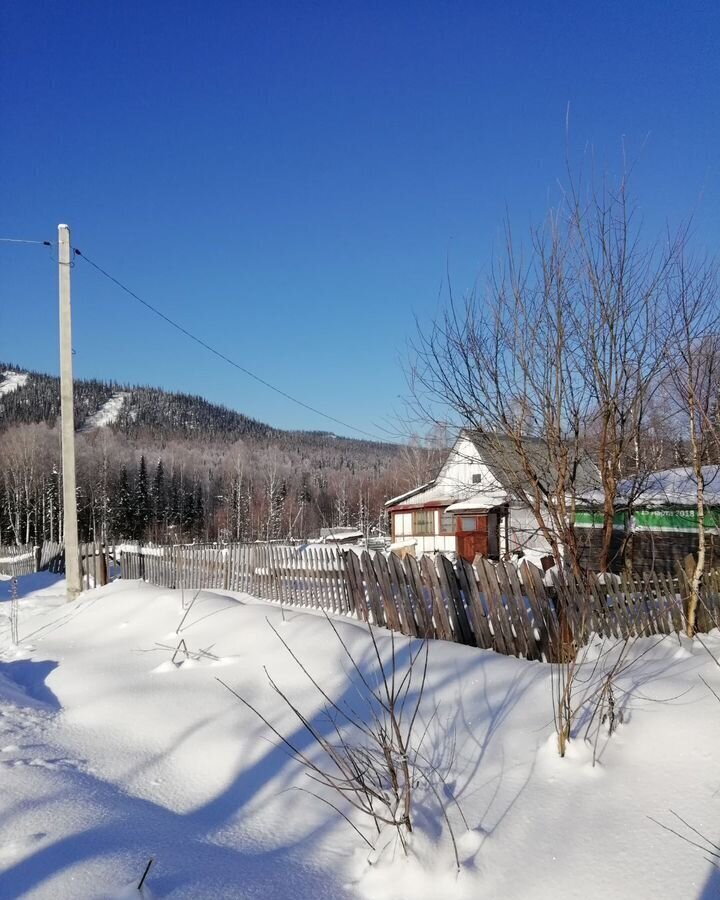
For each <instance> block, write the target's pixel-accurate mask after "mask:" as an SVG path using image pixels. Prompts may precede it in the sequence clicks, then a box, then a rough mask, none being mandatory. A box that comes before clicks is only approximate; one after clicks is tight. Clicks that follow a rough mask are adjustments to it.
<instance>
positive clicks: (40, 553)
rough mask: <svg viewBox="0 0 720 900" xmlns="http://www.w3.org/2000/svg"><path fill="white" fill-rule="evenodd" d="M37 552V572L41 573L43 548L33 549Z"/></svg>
mask: <svg viewBox="0 0 720 900" xmlns="http://www.w3.org/2000/svg"><path fill="white" fill-rule="evenodd" d="M33 550H34V551H35V571H36V572H39V571H40V569H41V567H42V546H40V547H33Z"/></svg>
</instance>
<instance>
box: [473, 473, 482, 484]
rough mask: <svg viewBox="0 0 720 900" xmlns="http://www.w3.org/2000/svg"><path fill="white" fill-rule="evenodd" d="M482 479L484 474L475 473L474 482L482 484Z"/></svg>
mask: <svg viewBox="0 0 720 900" xmlns="http://www.w3.org/2000/svg"><path fill="white" fill-rule="evenodd" d="M481 481H482V475H478V474H475V475H473V477H472V483H473V484H480V482H481Z"/></svg>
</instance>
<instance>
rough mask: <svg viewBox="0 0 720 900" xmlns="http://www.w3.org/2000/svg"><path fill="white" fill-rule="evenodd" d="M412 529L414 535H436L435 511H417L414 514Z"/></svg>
mask: <svg viewBox="0 0 720 900" xmlns="http://www.w3.org/2000/svg"><path fill="white" fill-rule="evenodd" d="M412 529H413V534H414V535H422V534H435V510H434V509H416V510H415V511H414V512H413V521H412Z"/></svg>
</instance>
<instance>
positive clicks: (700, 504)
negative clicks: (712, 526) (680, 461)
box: [666, 254, 720, 637]
mask: <svg viewBox="0 0 720 900" xmlns="http://www.w3.org/2000/svg"><path fill="white" fill-rule="evenodd" d="M666 291H667V296H668V299H669V300H670V302H671V303H672V307H673V337H674V340H673V342H672V344H670V345H668V348H667V355H668V373H669V379H670V382H671V384H672V386H673V388H674V394H675V398H676V402H677V406H678V409H679V412H680V415H681V416H682V417H684V419H685V421H686V423H687V434H688V437H689V468H690V469H691V471H692V473H693V479H694V481H695V483H696V504H697V531H698V552H697V559H696V561H695V566H694V569H693V572H692V577H691V579H690V596H689V597H688V598H687V603H686V629H687V633H688V635H689V636H690V637H692V636H693V634H694V633H695V628H696V624H697V608H698V604H699V601H700V589H701V585H702V578H703V574H704V572H705V567H706V550H707V537H706V514H707V507H706V502H705V491H706V487H707V485H706V479H705V471H704V465H705V464H706V463H707V462H708V460H709V456H710V451H711V449H715V448H716V447H717V441H718V429H717V418H716V415H715V412H716V409H717V404H718V399H719V398H720V302H719V301H720V294H719V293H718V270H717V266H716V264H715V263H714V262H710V261H705V260H701V261H693V260H692V259H690V258H688V256H687V255H686V254H683V255H682V256H680V257H678V259H677V260H676V262H675V264H674V266H673V267H672V270H671V271H670V273H669V275H668V279H667V285H666Z"/></svg>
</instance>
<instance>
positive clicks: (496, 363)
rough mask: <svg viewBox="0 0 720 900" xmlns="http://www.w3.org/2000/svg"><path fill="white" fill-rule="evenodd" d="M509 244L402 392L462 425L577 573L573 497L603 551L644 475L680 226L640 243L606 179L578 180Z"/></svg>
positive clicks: (435, 336)
mask: <svg viewBox="0 0 720 900" xmlns="http://www.w3.org/2000/svg"><path fill="white" fill-rule="evenodd" d="M569 180H570V188H569V190H567V191H566V192H565V193H564V195H563V197H562V201H561V203H560V205H559V206H558V208H557V209H554V210H552V211H551V212H550V213H549V215H548V218H547V221H546V223H545V225H544V226H543V227H541V228H538V229H535V230H533V231H532V232H531V235H530V241H529V245H528V248H527V249H526V250H524V251H523V250H522V249H519V248H518V247H517V245H516V243H515V240H514V237H513V234H512V232H511V230H510V228H509V227H508V228H507V230H506V241H505V247H504V250H503V252H502V255H501V257H500V258H499V259H496V260H495V263H494V265H493V269H492V275H491V277H490V278H489V279H488V281H487V284H486V286H485V288H484V289H482V290H476V291H474V292H473V293H472V294H471V295H470V296H468V297H467V298H465V299H464V300H463V301H462V302H457V301H456V300H455V298H454V297H453V296H452V293H451V295H450V300H449V303H448V306H447V308H446V310H445V312H444V313H443V314H442V315H441V316H440V318H439V319H438V320H436V321H435V322H434V324H433V325H432V327H431V328H430V329H429V330H427V331H422V330H421V331H420V333H419V338H418V340H417V341H416V342H415V346H414V350H415V360H414V363H413V366H412V377H411V387H412V403H413V405H414V406H415V409H416V412H418V411H419V412H420V413H421V414H424V415H425V416H426V417H427V418H430V419H431V420H438V418H439V417H447V412H448V409H449V410H450V411H451V413H452V414H453V416H454V419H455V421H456V422H457V423H458V424H460V425H463V426H465V427H468V428H470V429H471V430H472V431H473V432H474V433H475V434H476V435H479V436H480V437H481V438H482V439H483V441H484V442H485V443H486V445H487V446H489V447H490V448H491V449H492V451H493V457H494V460H493V462H494V465H495V467H496V468H498V467H499V468H502V469H503V475H504V480H505V481H506V483H507V484H509V485H510V487H511V489H512V493H513V494H514V495H515V496H516V497H517V498H518V499H519V500H520V501H521V502H522V503H523V504H524V505H527V506H529V508H530V509H531V510H532V511H533V514H534V517H535V519H536V521H537V525H538V529H539V531H540V533H541V534H542V535H543V537H544V538H545V540H546V541H547V543H548V544H549V546H550V548H551V551H552V553H553V555H554V556H555V558H556V559H564V560H565V561H566V563H567V564H569V565H570V566H571V567H572V568H573V569H574V570H575V571H576V572H577V573H580V571H581V569H582V562H583V560H582V556H583V553H584V550H583V548H581V547H580V546H579V544H578V539H577V535H576V531H575V527H574V526H575V520H576V503H577V502H578V500H580V501H582V502H583V503H592V502H599V504H600V506H601V509H602V518H603V528H602V542H601V550H600V554H599V566H600V568H601V569H602V570H605V569H607V567H608V565H609V563H610V557H611V542H612V535H613V527H614V519H615V512H616V501H617V499H618V485H619V483H620V480H621V479H622V478H626V479H627V478H632V479H635V480H638V481H639V480H641V476H642V475H643V474H644V473H645V470H646V469H647V466H648V462H649V457H648V454H646V452H645V449H644V447H643V435H644V433H645V432H644V428H643V426H644V420H645V416H646V414H647V409H648V404H649V401H650V399H651V397H652V393H653V391H654V390H655V388H656V386H657V384H658V383H659V381H660V378H661V372H662V368H663V366H664V365H665V364H666V353H665V347H666V346H667V339H668V332H669V316H668V313H667V306H666V305H665V303H666V300H667V296H666V293H665V292H664V290H663V286H664V284H665V282H666V279H665V276H666V273H667V271H668V267H669V266H670V264H671V263H672V261H673V259H674V258H675V256H676V255H677V252H678V247H679V246H680V245H681V243H682V234H680V235H679V236H678V237H677V238H673V239H672V240H670V241H665V242H662V243H660V242H655V243H651V244H646V243H644V242H643V240H642V234H641V228H640V225H639V223H638V222H637V221H636V218H635V213H634V208H633V205H632V203H631V202H630V201H629V199H628V187H627V177H626V176H625V175H623V176H622V178H621V179H620V180H619V182H618V183H617V184H616V185H612V184H610V183H607V182H603V183H602V184H601V185H600V187H597V185H596V184H595V183H593V182H591V183H590V184H589V185H588V186H587V187H583V185H582V183H581V182H579V183H575V182H574V181H573V179H572V173H570V175H569Z"/></svg>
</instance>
